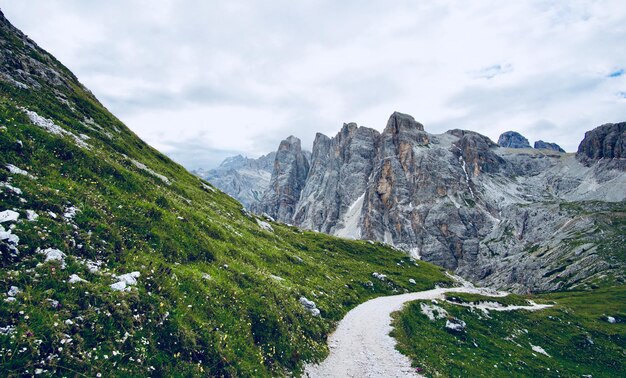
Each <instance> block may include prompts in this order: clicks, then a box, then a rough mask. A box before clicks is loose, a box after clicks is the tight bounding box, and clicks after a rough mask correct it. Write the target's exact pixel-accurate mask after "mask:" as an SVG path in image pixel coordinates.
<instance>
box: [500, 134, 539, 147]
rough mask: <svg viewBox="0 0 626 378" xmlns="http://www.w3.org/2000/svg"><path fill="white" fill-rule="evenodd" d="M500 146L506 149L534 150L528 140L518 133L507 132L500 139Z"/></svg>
mask: <svg viewBox="0 0 626 378" xmlns="http://www.w3.org/2000/svg"><path fill="white" fill-rule="evenodd" d="M498 145H500V147H506V148H532V147H531V146H530V143H528V139H526V138H525V137H524V136H523V135H522V134H520V133H518V132H517V131H506V132H504V133H502V135H500V138H498Z"/></svg>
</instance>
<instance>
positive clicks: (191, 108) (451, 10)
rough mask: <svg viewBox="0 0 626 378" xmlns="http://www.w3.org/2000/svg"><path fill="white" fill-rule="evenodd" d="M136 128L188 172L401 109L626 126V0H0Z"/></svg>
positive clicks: (556, 124)
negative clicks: (625, 124)
mask: <svg viewBox="0 0 626 378" xmlns="http://www.w3.org/2000/svg"><path fill="white" fill-rule="evenodd" d="M0 9H2V11H3V12H4V13H5V15H6V17H7V18H8V19H9V21H11V22H12V23H13V24H14V25H15V26H17V27H18V28H20V29H21V30H22V31H23V32H24V33H26V34H27V35H28V36H29V37H31V38H32V39H33V40H35V42H37V43H38V44H39V45H40V46H41V47H43V48H44V49H46V50H47V51H48V52H50V53H52V54H53V55H54V56H55V57H56V58H57V59H59V60H60V61H61V62H62V63H64V64H65V65H66V66H67V67H69V68H70V69H71V70H72V71H73V72H74V73H75V74H76V75H77V76H78V78H79V79H80V81H81V82H82V83H83V84H84V85H86V86H87V87H88V88H89V89H90V90H91V91H92V92H93V93H94V94H95V95H96V96H97V97H98V98H99V99H100V101H101V102H102V103H103V104H104V105H105V106H106V107H107V108H108V109H109V110H111V111H112V112H113V113H114V114H115V115H116V116H117V117H118V118H120V119H121V120H122V121H123V122H125V123H126V125H127V126H129V127H130V128H131V129H132V130H133V131H134V132H135V133H137V134H138V135H139V136H140V137H141V138H143V139H144V140H145V141H147V142H148V143H150V144H151V145H152V146H154V147H156V148H157V149H159V150H161V151H162V152H164V153H166V154H167V155H168V156H170V157H172V158H173V159H174V160H176V161H178V162H179V163H181V164H183V165H184V166H186V167H187V168H189V169H196V168H211V167H214V166H216V165H218V164H219V162H220V161H221V160H222V159H224V158H225V157H227V156H231V155H235V154H243V155H246V156H249V157H258V156H260V155H262V154H265V153H268V152H270V151H273V150H275V149H276V148H277V147H278V144H279V143H280V141H281V140H282V139H284V138H286V137H287V136H289V135H295V136H297V137H299V138H300V139H301V140H302V144H303V147H304V148H306V149H311V145H312V142H313V139H314V137H315V134H316V133H317V132H322V133H324V134H326V135H329V136H334V135H335V134H336V133H337V132H338V131H339V130H340V128H341V126H342V124H343V123H344V122H356V123H358V124H359V125H362V126H367V127H372V128H375V129H378V130H380V131H382V130H383V129H384V127H385V125H386V122H387V119H388V118H389V116H390V115H391V113H393V112H394V111H400V112H403V113H408V114H411V115H412V116H414V117H415V119H416V120H417V121H419V122H421V123H422V124H424V126H425V129H426V131H429V132H431V133H442V132H445V131H446V130H449V129H454V128H461V129H469V130H474V131H478V132H480V133H482V134H485V135H487V136H489V137H490V138H492V139H493V140H494V141H497V138H498V136H499V135H500V134H501V133H502V132H504V131H508V130H515V131H518V132H520V133H522V134H523V135H525V136H526V137H527V138H528V139H529V140H530V141H531V144H532V143H533V142H534V141H536V140H539V139H541V140H544V141H549V142H556V143H558V144H560V145H561V146H562V147H563V148H565V149H566V150H567V151H575V150H576V149H577V147H578V144H579V143H580V141H581V140H582V138H583V137H584V133H585V131H588V130H591V129H593V128H594V127H596V126H599V125H601V124H604V123H608V122H621V121H626V71H625V70H626V42H625V41H626V2H624V1H623V0H615V1H613V0H606V1H580V0H578V1H577V0H571V1H547V0H541V1H539V0H538V1H522V0H520V1H502V0H497V1H490V0H472V1H465V0H459V1H457V0H442V1H403V0H397V1H388V0H386V1H373V0H372V1H367V0H343V1H332V0H328V1H326V0H301V1H293V0H265V1H253V0H252V1H241V0H225V1H211V0H209V1H207V0H205V1H202V0H184V1H174V0H90V1H84V0H54V1H50V0H0Z"/></svg>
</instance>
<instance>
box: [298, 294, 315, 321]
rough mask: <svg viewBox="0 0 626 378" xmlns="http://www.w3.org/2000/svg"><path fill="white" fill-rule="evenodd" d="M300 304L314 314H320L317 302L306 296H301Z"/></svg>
mask: <svg viewBox="0 0 626 378" xmlns="http://www.w3.org/2000/svg"><path fill="white" fill-rule="evenodd" d="M300 304H302V306H304V308H305V309H306V310H307V311H309V312H310V313H311V315H313V316H319V315H320V310H319V309H318V308H317V306H316V305H315V302H313V301H310V300H308V299H307V298H306V297H300Z"/></svg>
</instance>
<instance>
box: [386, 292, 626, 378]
mask: <svg viewBox="0 0 626 378" xmlns="http://www.w3.org/2000/svg"><path fill="white" fill-rule="evenodd" d="M452 298H457V299H459V300H460V301H462V302H466V303H478V302H493V301H494V298H491V297H481V296H477V295H469V294H456V293H454V294H449V295H448V299H452ZM532 300H533V301H537V302H542V303H553V304H554V306H553V307H551V308H547V309H543V310H538V311H533V312H531V311H525V310H518V311H507V312H497V311H483V310H481V309H478V308H470V307H463V306H459V305H456V304H454V303H449V302H445V301H439V303H437V304H436V306H439V307H441V308H442V309H444V310H445V311H446V313H447V315H446V316H444V317H441V318H439V319H435V320H430V319H429V318H428V316H427V315H426V314H424V313H423V312H422V307H421V306H422V303H426V304H428V305H433V304H432V303H431V302H423V301H420V302H413V303H410V304H409V305H408V306H407V307H406V308H405V309H404V310H402V311H401V312H398V313H396V314H395V315H394V327H395V328H394V331H393V335H394V336H395V337H396V338H397V339H398V342H399V346H398V349H399V350H400V351H402V352H403V353H405V354H407V355H408V356H410V358H411V360H412V361H413V365H414V366H415V368H416V369H417V370H418V371H420V372H421V373H422V374H425V375H426V376H432V377H437V376H441V377H494V376H507V377H581V376H593V377H594V378H595V377H607V378H608V377H620V376H625V375H626V363H625V362H624V361H626V359H625V357H626V308H625V307H624V303H626V287H624V286H619V287H612V288H603V289H599V290H594V291H581V292H559V293H551V294H540V295H536V296H534V297H533V298H532ZM497 301H498V302H500V303H502V304H515V305H517V304H520V301H525V299H524V298H522V297H513V299H506V297H505V298H498V299H497ZM452 319H458V320H461V321H462V322H464V323H465V327H464V329H463V331H454V330H450V329H448V328H446V322H447V321H448V320H452Z"/></svg>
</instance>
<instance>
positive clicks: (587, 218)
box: [253, 112, 626, 291]
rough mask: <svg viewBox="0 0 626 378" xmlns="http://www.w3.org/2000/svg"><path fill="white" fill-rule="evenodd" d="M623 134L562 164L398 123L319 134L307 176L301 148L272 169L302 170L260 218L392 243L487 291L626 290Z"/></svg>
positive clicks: (609, 130)
mask: <svg viewBox="0 0 626 378" xmlns="http://www.w3.org/2000/svg"><path fill="white" fill-rule="evenodd" d="M624 125H625V124H624V123H619V124H610V125H604V126H601V127H598V128H597V129H595V130H593V131H590V132H588V133H587V135H586V137H585V139H584V140H583V141H582V143H581V145H580V148H579V151H578V153H577V154H567V153H563V152H561V151H560V150H559V148H558V146H557V145H547V148H544V147H546V146H544V145H542V144H539V145H538V147H541V149H533V148H531V147H530V145H529V144H528V141H527V139H526V138H524V137H523V136H521V135H520V134H518V133H515V132H507V133H505V134H503V136H502V137H500V139H499V144H496V143H494V142H493V141H491V140H490V139H489V138H487V137H485V136H483V135H480V134H478V133H476V132H472V131H467V130H458V129H456V130H450V131H448V132H446V133H444V134H440V135H435V134H430V133H428V132H426V131H424V127H423V126H422V125H421V124H419V123H418V122H416V121H415V120H414V119H413V117H411V116H409V115H406V114H402V113H398V112H396V113H393V114H392V115H391V117H390V118H389V121H388V123H387V126H386V128H385V129H384V131H383V132H382V133H379V132H378V131H376V130H374V129H369V128H366V127H359V126H357V125H356V124H354V123H350V124H344V126H343V128H342V129H341V131H340V132H339V133H338V134H337V135H336V136H335V137H333V138H329V137H327V136H325V135H322V134H318V135H317V137H316V138H315V142H314V144H313V152H312V156H311V163H310V169H309V171H308V173H306V172H305V166H304V165H303V164H300V165H298V163H296V162H295V160H293V156H297V154H298V151H299V144H298V145H297V149H295V150H294V151H292V152H291V153H290V154H284V155H283V158H282V159H283V160H281V161H280V162H277V163H276V164H277V166H278V167H292V166H293V167H296V166H298V167H300V170H296V169H291V170H289V171H287V172H288V173H289V176H288V177H289V179H286V178H285V177H286V176H285V172H283V171H275V172H274V173H273V179H272V182H273V183H274V184H273V185H274V186H273V187H272V188H271V189H270V190H269V191H268V192H267V193H266V194H265V196H264V200H263V201H264V202H266V203H269V204H272V205H270V206H265V207H261V208H258V207H256V208H255V207H253V208H254V209H256V210H259V209H260V210H262V211H263V212H267V213H268V214H269V215H270V216H272V217H275V218H276V219H277V220H279V221H282V222H285V223H292V224H294V225H297V226H300V227H304V228H307V229H312V230H316V231H320V232H324V233H328V234H332V235H338V236H342V237H346V238H353V239H367V240H376V241H380V242H385V243H387V244H390V245H393V246H395V247H398V248H400V249H402V250H404V251H407V252H408V253H410V254H411V255H412V256H413V257H419V258H421V259H423V260H426V261H429V262H433V263H436V264H438V265H441V266H443V267H445V268H448V269H452V270H455V271H456V272H457V273H459V274H461V275H463V276H464V277H466V278H468V279H471V280H473V281H475V282H478V283H480V284H482V285H490V286H495V287H498V288H504V289H511V290H516V291H528V290H531V291H543V290H556V289H564V288H572V287H577V286H580V285H583V286H585V285H586V286H589V285H595V284H597V283H598V282H599V281H607V282H613V283H615V282H617V283H623V282H624V263H625V261H626V258H625V249H626V247H625V246H626V242H625V240H624V235H625V234H626V228H625V221H626V217H625V215H624V210H625V209H626V203H625V202H624V200H625V199H626V173H625V171H626V169H625V167H624V161H626V159H625V157H624V151H625V148H624V143H626V137H625V134H624V127H625V126H624ZM283 143H285V142H283ZM281 146H282V144H281ZM501 146H506V147H501ZM285 159H286V160H285ZM289 159H292V160H289ZM295 172H298V174H295ZM276 203H283V204H285V206H288V209H289V211H282V208H281V207H280V206H278V207H277V206H276V205H273V204H276ZM279 209H280V211H279Z"/></svg>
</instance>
